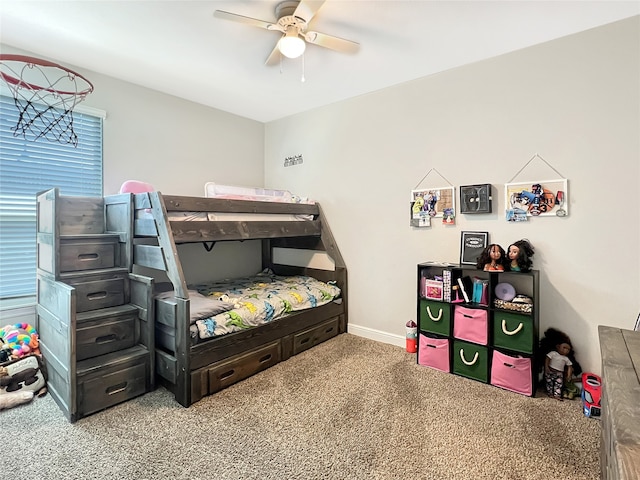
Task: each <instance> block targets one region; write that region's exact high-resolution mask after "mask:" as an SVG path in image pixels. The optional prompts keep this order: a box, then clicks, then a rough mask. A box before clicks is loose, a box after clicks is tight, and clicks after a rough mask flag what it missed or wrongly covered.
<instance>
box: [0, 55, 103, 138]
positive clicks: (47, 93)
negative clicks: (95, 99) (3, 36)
mask: <svg viewBox="0 0 640 480" xmlns="http://www.w3.org/2000/svg"><path fill="white" fill-rule="evenodd" d="M0 78H1V79H2V81H3V83H4V84H5V85H6V86H7V87H8V88H9V91H10V92H11V95H12V96H13V99H14V103H15V105H16V108H17V109H18V111H19V112H20V115H19V118H18V122H17V123H16V126H15V127H12V130H13V131H14V132H13V135H14V136H16V137H17V136H18V135H22V136H23V137H24V138H25V139H26V138H29V139H32V140H34V141H35V140H37V139H39V138H46V139H47V140H49V141H50V142H60V143H71V144H73V146H74V147H77V146H78V136H77V135H76V134H75V132H74V131H73V109H74V108H75V106H76V105H78V104H79V103H80V102H82V101H83V100H84V99H85V98H86V96H87V95H89V94H90V93H91V92H93V85H92V84H91V82H90V81H89V80H87V79H86V78H84V77H83V76H82V75H80V74H79V73H76V72H74V71H73V70H70V69H68V68H66V67H63V66H62V65H58V64H57V63H53V62H49V61H47V60H42V59H39V58H34V57H28V56H25V55H0Z"/></svg>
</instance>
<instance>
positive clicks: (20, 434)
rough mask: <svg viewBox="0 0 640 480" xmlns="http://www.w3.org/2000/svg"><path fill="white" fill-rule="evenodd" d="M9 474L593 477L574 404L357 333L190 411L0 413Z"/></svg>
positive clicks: (587, 437)
mask: <svg viewBox="0 0 640 480" xmlns="http://www.w3.org/2000/svg"><path fill="white" fill-rule="evenodd" d="M0 421H1V424H2V428H3V430H4V432H5V433H4V437H5V447H4V448H5V454H4V456H5V472H6V475H7V476H10V477H11V478H38V479H43V480H46V479H56V480H65V479H83V480H84V479H123V480H134V479H135V480H143V479H191V480H198V479H215V480H227V479H229V480H236V479H238V480H239V479H256V480H258V479H260V480H265V479H266V480H271V479H273V480H276V479H277V480H289V479H305V480H307V479H308V480H311V479H336V480H351V479H353V480H356V479H357V480H360V479H367V480H368V479H380V480H387V479H416V480H417V479H474V480H475V479H513V480H516V479H518V480H520V479H523V480H528V479H541V480H542V479H545V480H547V479H577V480H578V479H589V480H592V479H594V480H595V479H598V478H600V470H599V464H598V461H599V439H600V423H599V420H597V419H591V418H586V417H584V416H583V415H582V411H581V403H580V401H579V400H573V401H564V402H559V401H557V400H553V399H550V398H547V397H546V396H545V395H544V394H540V393H539V394H538V395H537V396H536V397H535V398H530V397H525V396H522V395H518V394H515V393H511V392H508V391H505V390H502V389H499V388H496V387H493V386H490V385H485V384H482V383H480V382H476V381H473V380H470V379H466V378H463V377H459V376H456V375H451V374H446V373H442V372H439V371H437V370H433V369H430V368H426V367H423V366H420V365H417V364H416V362H415V355H411V354H408V353H406V352H405V351H404V349H401V348H399V347H396V346H392V345H387V344H382V343H379V342H375V341H373V340H368V339H365V338H362V337H357V336H354V335H351V334H343V335H340V336H338V337H336V338H334V339H332V340H330V341H328V342H325V343H323V344H321V345H318V346H317V347H314V348H312V349H311V350H308V351H306V352H304V353H302V354H300V355H297V356H295V357H292V358H290V359H289V360H287V361H285V362H282V363H280V364H278V365H276V366H274V367H272V368H270V369H268V370H266V371H264V372H261V373H259V374H258V375H255V376H253V377H251V378H249V379H247V380H245V381H243V382H240V383H238V384H236V385H233V386H231V387H229V388H227V389H225V390H223V391H221V392H219V393H217V394H215V395H212V396H209V397H206V398H205V399H203V400H201V401H200V402H198V403H196V404H194V405H193V406H191V407H190V408H183V407H182V406H180V405H179V404H178V403H176V402H175V401H174V400H173V397H172V395H171V394H170V393H169V392H168V391H167V390H165V389H163V388H159V389H157V390H155V391H153V392H151V393H148V394H146V395H144V396H141V397H138V398H136V399H133V400H131V401H129V402H126V403H123V404H121V405H117V406H115V407H112V408H110V409H107V410H105V411H102V412H99V413H96V414H94V415H92V416H90V417H87V418H84V419H81V420H79V421H78V422H76V423H74V424H70V423H68V422H67V420H66V419H65V418H64V416H63V415H62V413H61V411H60V410H59V409H58V407H57V405H56V404H55V402H54V401H53V399H52V398H51V396H50V395H47V396H45V397H42V398H36V399H34V400H33V402H31V403H29V404H26V405H21V406H19V407H16V408H13V409H10V410H4V411H0Z"/></svg>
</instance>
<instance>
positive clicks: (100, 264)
mask: <svg viewBox="0 0 640 480" xmlns="http://www.w3.org/2000/svg"><path fill="white" fill-rule="evenodd" d="M118 246H119V245H118V242H117V238H114V237H110V238H104V239H100V238H95V239H87V240H75V239H74V240H62V239H61V240H60V256H59V257H58V262H59V265H60V271H61V272H74V271H82V270H98V269H103V268H113V267H115V266H117V265H116V258H117V254H118Z"/></svg>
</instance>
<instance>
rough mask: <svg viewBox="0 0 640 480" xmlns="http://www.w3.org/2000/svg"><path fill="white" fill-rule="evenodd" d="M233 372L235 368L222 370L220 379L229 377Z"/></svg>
mask: <svg viewBox="0 0 640 480" xmlns="http://www.w3.org/2000/svg"><path fill="white" fill-rule="evenodd" d="M234 373H236V371H235V370H233V369H231V370H228V371H226V372H224V373H223V374H221V375H220V380H224V379H226V378H229V377H230V376H231V375H233V374H234Z"/></svg>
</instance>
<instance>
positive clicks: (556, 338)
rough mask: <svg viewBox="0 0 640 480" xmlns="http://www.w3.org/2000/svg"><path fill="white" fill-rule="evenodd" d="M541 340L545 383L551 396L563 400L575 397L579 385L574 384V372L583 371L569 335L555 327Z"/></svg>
mask: <svg viewBox="0 0 640 480" xmlns="http://www.w3.org/2000/svg"><path fill="white" fill-rule="evenodd" d="M544 335H545V336H544V338H543V339H542V340H541V341H540V349H541V353H542V354H546V355H545V357H544V385H545V389H546V391H547V395H548V396H549V397H552V398H555V399H556V400H560V401H562V399H563V398H569V399H573V398H574V397H575V396H576V390H577V387H576V386H575V385H574V384H573V374H574V372H575V373H576V375H579V374H580V373H581V372H582V369H581V368H580V364H578V362H577V361H576V360H575V355H574V352H573V347H572V346H571V340H570V339H569V336H568V335H567V334H565V333H564V332H561V331H560V330H556V329H555V328H549V329H547V331H545V332H544Z"/></svg>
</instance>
